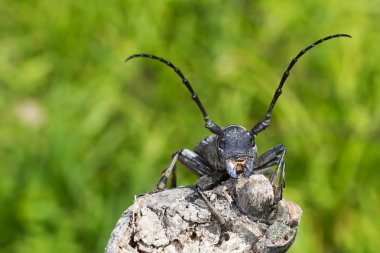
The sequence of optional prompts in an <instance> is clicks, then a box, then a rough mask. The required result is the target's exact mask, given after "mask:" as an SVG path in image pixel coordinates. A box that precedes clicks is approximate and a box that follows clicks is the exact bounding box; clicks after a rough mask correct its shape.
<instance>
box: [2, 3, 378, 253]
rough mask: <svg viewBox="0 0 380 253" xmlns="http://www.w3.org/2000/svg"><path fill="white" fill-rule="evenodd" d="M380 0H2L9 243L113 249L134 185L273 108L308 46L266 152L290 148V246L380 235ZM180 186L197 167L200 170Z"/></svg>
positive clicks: (358, 248)
mask: <svg viewBox="0 0 380 253" xmlns="http://www.w3.org/2000/svg"><path fill="white" fill-rule="evenodd" d="M379 4H380V2H379V1H378V0H375V1H370V0H365V1H360V2H359V1H357V2H342V1H338V0H327V1H323V2H322V1H313V2H311V1H309V2H301V1H299V0H293V1H282V2H278V1H274V0H267V1H256V2H254V1H236V2H233V3H232V2H231V3H229V2H225V1H220V0H219V1H218V0H212V1H197V2H194V1H177V0H164V1H155V2H148V1H113V2H112V3H108V4H105V3H104V2H101V1H90V2H89V1H87V2H77V1H72V0H68V1H64V2H60V3H58V2H51V1H47V0H40V1H35V2H30V1H9V0H4V1H2V2H0V13H1V15H0V29H1V33H0V55H1V56H2V57H1V58H0V113H1V124H0V161H1V165H0V227H1V228H2V231H1V232H0V251H1V252H40V253H43V252H95V251H96V252H102V251H103V249H104V247H105V245H106V243H107V240H108V236H109V235H110V233H111V231H112V228H113V227H114V225H115V222H116V221H117V219H118V218H119V216H120V215H121V213H122V212H123V210H124V209H125V208H126V207H127V206H128V205H130V204H131V202H132V200H133V196H134V194H137V193H141V192H145V191H149V190H151V189H152V188H153V187H154V186H155V183H156V182H157V180H158V178H159V175H160V172H161V170H162V169H163V168H165V167H166V166H167V164H168V163H169V161H170V155H171V153H172V152H174V151H176V150H178V149H180V148H185V147H186V148H192V147H193V146H194V145H195V144H196V143H197V141H199V140H200V139H201V138H202V137H203V136H206V135H208V134H209V133H208V131H206V130H205V129H204V128H203V121H202V118H201V114H200V113H199V111H198V109H197V108H196V106H195V104H194V103H193V102H192V101H191V99H190V97H189V94H188V93H187V91H186V90H185V89H184V87H182V84H181V83H180V80H179V79H178V77H177V76H175V75H174V74H173V73H172V71H171V70H170V69H168V68H167V67H166V66H164V65H162V64H159V63H157V62H152V61H150V60H143V59H136V60H134V61H131V62H129V63H128V64H124V63H123V60H124V58H125V57H126V56H128V55H130V54H132V53H138V52H145V53H152V54H156V55H159V56H162V57H164V58H167V59H168V60H170V61H172V62H174V63H175V64H176V65H178V67H180V68H181V70H182V71H183V72H184V74H185V75H186V77H187V78H188V79H189V80H190V81H191V82H192V84H193V86H194V89H195V90H196V91H197V92H198V94H199V95H200V98H201V99H202V102H203V103H204V105H205V107H206V109H207V110H208V112H209V114H210V116H211V118H212V119H213V120H214V121H216V122H217V123H219V124H220V125H228V124H239V125H243V126H245V127H247V128H250V127H252V126H253V125H254V124H255V123H256V122H257V121H258V120H260V119H261V118H262V117H263V116H264V113H265V111H266V109H267V106H268V105H269V102H270V99H271V97H272V95H273V92H274V91H275V88H276V87H277V86H276V85H277V84H278V82H279V80H280V77H281V75H282V73H283V71H284V70H285V68H286V66H287V64H288V63H289V61H290V60H291V59H292V58H293V57H294V56H295V55H296V54H297V53H298V51H299V50H301V49H302V48H304V47H305V46H307V45H308V44H310V43H312V42H313V41H315V40H317V39H319V38H321V37H324V36H326V35H330V34H334V33H343V32H344V33H349V34H351V35H352V36H353V39H346V38H340V39H334V40H331V41H329V42H326V43H325V44H323V45H321V46H318V47H317V48H315V49H313V50H312V51H311V52H310V53H308V54H307V55H306V56H305V57H303V58H302V59H301V60H300V62H299V63H298V64H297V65H296V66H295V68H294V70H293V71H292V73H291V76H290V77H289V79H288V81H287V83H286V85H285V87H284V93H283V95H282V97H281V98H280V100H279V102H278V104H277V106H276V108H275V110H274V114H273V121H272V126H271V127H270V128H269V129H267V130H266V131H265V132H264V133H262V134H261V135H260V136H259V137H258V139H257V144H258V147H259V153H262V152H264V151H265V150H267V149H268V148H270V147H272V146H274V145H275V144H278V143H282V144H284V145H285V146H286V147H287V187H286V189H285V198H287V199H291V200H294V201H295V202H297V203H298V204H299V205H300V206H301V207H302V208H303V211H304V214H303V219H302V223H301V226H300V229H299V233H298V238H297V240H296V243H295V245H294V246H293V247H292V248H291V250H290V252H311V253H312V252H377V250H378V249H379V248H380V241H379V240H378V238H379V237H380V216H379V209H380V199H379V193H380V191H379V190H380V189H379V183H378V180H379V177H380V171H379V169H378V162H379V149H380V132H379V121H380V110H379V106H380V68H379V62H380V51H379V50H378V44H379V41H380V32H379V29H378V27H379V26H378V24H379V23H380V11H379V9H378V7H379ZM178 174H179V180H180V184H193V183H194V182H195V181H196V178H195V177H194V176H193V175H191V173H189V172H188V171H186V170H185V169H183V170H182V169H180V170H179V172H178Z"/></svg>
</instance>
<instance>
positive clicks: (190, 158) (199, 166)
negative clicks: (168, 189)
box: [157, 149, 214, 190]
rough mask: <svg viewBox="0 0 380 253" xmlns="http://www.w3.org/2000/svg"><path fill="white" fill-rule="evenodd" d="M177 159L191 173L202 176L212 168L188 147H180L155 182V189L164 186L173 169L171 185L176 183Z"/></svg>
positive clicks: (210, 171) (209, 172) (160, 188)
mask: <svg viewBox="0 0 380 253" xmlns="http://www.w3.org/2000/svg"><path fill="white" fill-rule="evenodd" d="M177 160H179V161H180V162H181V163H182V164H183V165H184V166H185V167H187V168H188V169H190V170H191V171H192V172H193V173H195V174H197V175H198V176H200V177H201V176H204V175H208V174H211V173H212V172H213V171H214V170H212V169H211V168H210V167H209V166H208V165H207V164H206V163H205V162H204V161H203V159H202V158H201V157H200V156H199V155H197V154H196V153H194V152H193V151H190V150H188V149H182V150H180V151H177V152H175V153H174V154H173V159H172V161H171V162H170V164H169V166H168V167H167V168H166V169H165V170H164V171H163V173H162V176H161V178H160V181H158V183H157V189H158V190H162V189H164V188H165V185H166V182H167V181H168V178H169V176H170V173H171V172H172V171H173V177H172V181H171V186H172V187H173V186H174V187H175V185H176V162H177Z"/></svg>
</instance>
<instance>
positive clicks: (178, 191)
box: [106, 175, 302, 253]
mask: <svg viewBox="0 0 380 253" xmlns="http://www.w3.org/2000/svg"><path fill="white" fill-rule="evenodd" d="M204 193H205V195H206V197H207V198H208V199H209V200H210V202H211V203H212V205H213V206H214V207H215V209H216V210H217V211H218V212H219V213H220V214H221V215H222V216H223V217H224V219H225V220H226V221H227V226H226V232H225V233H221V232H222V229H221V227H220V225H219V224H218V222H217V221H216V220H215V218H214V217H213V216H212V215H211V213H210V211H209V209H208V208H207V206H206V205H205V203H204V202H203V201H202V199H201V198H200V197H199V196H198V194H197V193H196V191H195V189H194V188H193V187H180V188H175V189H170V190H165V191H161V192H155V193H151V194H147V195H144V196H141V197H138V198H136V199H135V202H134V204H133V205H132V206H131V207H129V208H128V209H127V210H126V211H125V212H124V213H123V215H122V217H121V218H120V220H119V221H118V222H117V225H116V227H115V229H114V230H113V232H112V235H111V237H110V239H109V242H108V245H107V248H106V253H125V252H265V253H272V252H273V253H277V252H285V251H286V250H287V249H288V248H289V247H290V246H291V245H292V243H293V242H294V240H295V236H296V231H297V226H298V224H299V221H300V218H301V213H302V211H301V209H300V207H299V206H297V205H296V204H294V203H293V202H289V201H285V200H282V201H280V202H279V203H274V194H273V188H272V186H271V184H270V182H269V181H268V179H267V178H266V177H265V176H263V175H252V176H251V177H249V178H239V179H232V178H231V179H229V180H227V181H225V182H224V183H222V184H221V185H219V186H218V187H216V188H215V189H213V190H210V191H205V192H204Z"/></svg>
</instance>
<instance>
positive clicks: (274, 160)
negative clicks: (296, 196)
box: [254, 144, 286, 201]
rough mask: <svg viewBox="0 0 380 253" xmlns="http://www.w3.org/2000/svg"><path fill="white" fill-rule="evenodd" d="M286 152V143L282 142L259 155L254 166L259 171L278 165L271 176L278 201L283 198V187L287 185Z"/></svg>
mask: <svg viewBox="0 0 380 253" xmlns="http://www.w3.org/2000/svg"><path fill="white" fill-rule="evenodd" d="M285 154H286V149H285V147H284V145H281V144H280V145H277V146H275V147H273V148H271V149H270V150H268V151H266V152H265V153H264V154H262V155H261V156H259V157H258V158H257V159H256V161H255V163H254V168H255V171H257V172H259V171H262V170H265V169H267V168H268V167H272V166H274V165H276V170H275V171H274V172H273V174H272V176H271V177H270V181H271V183H272V186H273V188H274V189H275V199H276V201H280V200H281V199H282V189H283V188H284V187H285V161H284V158H285ZM279 173H281V175H280V178H279V180H278V185H277V186H276V181H277V178H278V174H279Z"/></svg>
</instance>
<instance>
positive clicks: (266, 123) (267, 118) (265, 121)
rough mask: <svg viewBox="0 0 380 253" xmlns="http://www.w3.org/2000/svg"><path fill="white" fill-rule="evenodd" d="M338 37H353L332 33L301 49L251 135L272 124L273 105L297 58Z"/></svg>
mask: <svg viewBox="0 0 380 253" xmlns="http://www.w3.org/2000/svg"><path fill="white" fill-rule="evenodd" d="M337 37H348V38H352V37H351V36H350V35H348V34H334V35H330V36H327V37H325V38H323V39H320V40H317V41H316V42H314V43H313V44H311V45H309V46H307V47H306V48H304V49H303V50H302V51H300V52H299V53H298V54H297V56H296V57H294V59H293V60H292V61H291V62H290V64H289V66H288V68H287V69H286V70H285V72H284V74H283V75H282V78H281V81H280V84H279V85H278V88H277V90H276V92H275V93H274V96H273V98H272V102H271V103H270V105H269V109H268V111H267V113H266V115H265V118H264V119H262V120H261V121H260V122H259V123H257V124H256V125H255V126H254V127H253V128H252V129H251V131H250V133H251V135H252V136H256V135H257V134H258V133H260V132H261V131H263V130H264V129H265V128H267V127H268V126H269V125H270V119H271V117H272V111H273V107H274V106H275V104H276V102H277V99H278V98H279V97H280V95H281V93H282V87H283V86H284V83H285V81H286V79H287V78H288V76H289V72H290V70H291V69H292V68H293V66H294V65H295V64H296V62H297V60H298V59H299V58H301V56H302V55H304V54H305V53H306V52H307V51H309V50H310V49H312V48H313V47H315V46H316V45H318V44H320V43H322V42H324V41H326V40H330V39H333V38H337Z"/></svg>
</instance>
